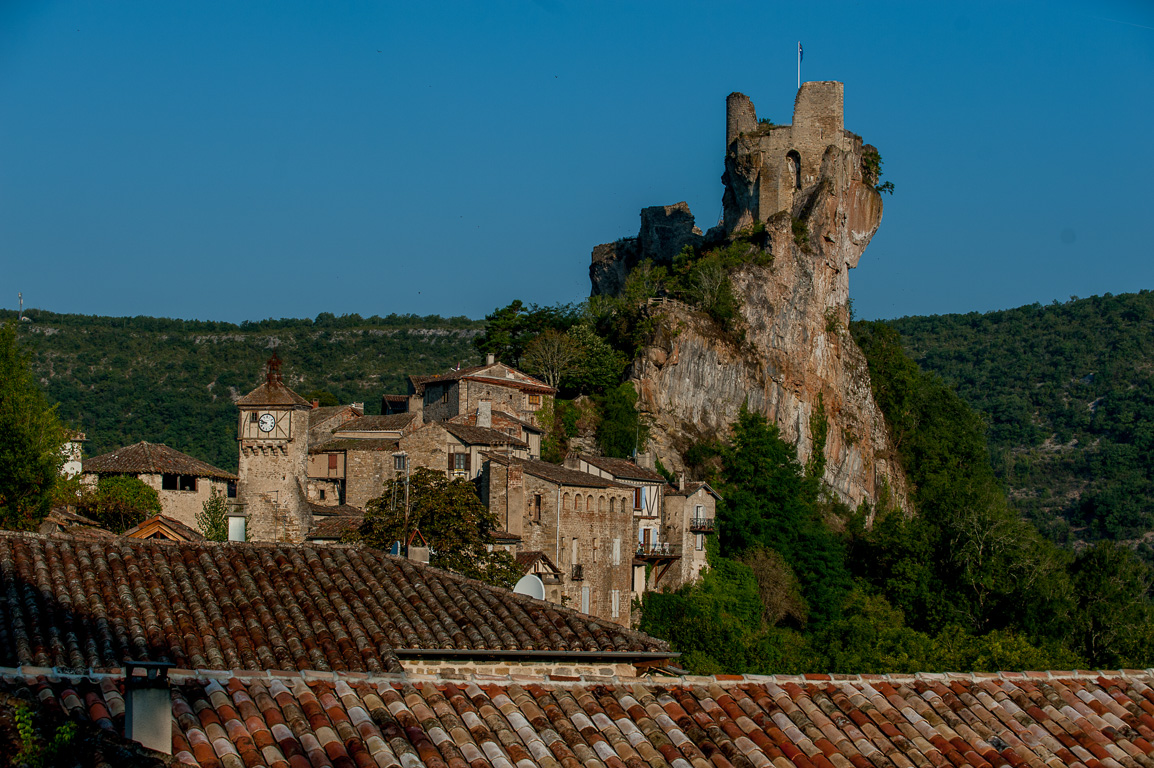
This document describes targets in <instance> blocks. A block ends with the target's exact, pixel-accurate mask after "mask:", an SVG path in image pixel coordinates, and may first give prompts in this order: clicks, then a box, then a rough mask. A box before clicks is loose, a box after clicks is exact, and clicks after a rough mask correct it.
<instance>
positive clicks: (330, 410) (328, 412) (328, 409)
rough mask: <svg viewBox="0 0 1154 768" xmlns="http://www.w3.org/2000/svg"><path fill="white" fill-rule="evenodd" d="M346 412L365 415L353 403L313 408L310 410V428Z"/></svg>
mask: <svg viewBox="0 0 1154 768" xmlns="http://www.w3.org/2000/svg"><path fill="white" fill-rule="evenodd" d="M344 412H348V413H351V414H354V415H355V416H363V415H364V414H362V413H360V411H358V410H357V409H356V408H354V407H352V406H351V405H324V406H321V407H319V408H313V409H312V410H311V411H309V429H312V428H313V427H315V426H317V425H318V424H321V423H323V422H325V421H327V420H329V419H331V418H334V417H336V416H339V415H341V414H342V413H344ZM350 418H352V417H350Z"/></svg>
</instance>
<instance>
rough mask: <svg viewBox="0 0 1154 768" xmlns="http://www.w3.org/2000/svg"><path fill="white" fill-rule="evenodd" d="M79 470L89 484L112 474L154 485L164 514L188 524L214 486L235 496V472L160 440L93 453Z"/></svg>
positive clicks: (83, 479)
mask: <svg viewBox="0 0 1154 768" xmlns="http://www.w3.org/2000/svg"><path fill="white" fill-rule="evenodd" d="M82 471H83V475H82V481H83V482H85V483H90V484H95V483H96V482H97V480H98V479H99V478H101V477H108V476H111V475H129V476H132V477H136V478H139V479H140V480H142V481H143V482H144V483H145V484H147V485H148V486H150V487H152V488H154V489H156V492H157V495H158V496H159V498H160V509H161V511H162V512H163V513H164V514H165V515H166V516H168V517H171V518H173V519H175V520H177V521H179V522H181V523H183V524H184V525H187V526H190V527H196V516H197V515H198V514H200V512H201V510H202V509H203V507H204V502H206V501H208V499H209V497H210V495H211V494H212V492H213V491H214V490H215V491H217V492H218V493H220V494H221V495H223V496H225V497H227V498H233V497H235V496H236V482H237V476H236V475H234V474H233V473H231V472H226V471H225V470H223V469H219V468H218V467H214V466H212V465H211V464H208V463H206V462H203V461H201V460H200V459H196V458H193V457H192V456H189V455H188V454H186V453H181V452H180V451H178V450H175V449H173V448H169V447H168V446H167V445H164V444H162V443H146V442H140V443H136V444H135V445H129V446H127V447H125V448H119V449H117V450H115V451H112V452H110V453H105V454H101V455H100V456H93V457H92V458H90V459H85V461H84V463H83V470H82Z"/></svg>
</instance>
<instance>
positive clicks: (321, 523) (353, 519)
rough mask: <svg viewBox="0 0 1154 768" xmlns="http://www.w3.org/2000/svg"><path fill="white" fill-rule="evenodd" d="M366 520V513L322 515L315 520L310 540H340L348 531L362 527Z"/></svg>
mask: <svg viewBox="0 0 1154 768" xmlns="http://www.w3.org/2000/svg"><path fill="white" fill-rule="evenodd" d="M364 521H365V518H364V515H337V516H332V517H322V518H320V519H319V520H316V521H315V522H316V525H315V526H313V530H312V532H311V533H309V541H340V540H341V539H342V538H343V537H344V535H345V534H346V533H352V532H353V531H355V530H357V529H358V528H360V527H361V523H363V522H364Z"/></svg>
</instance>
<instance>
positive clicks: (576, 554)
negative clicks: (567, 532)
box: [573, 539, 581, 563]
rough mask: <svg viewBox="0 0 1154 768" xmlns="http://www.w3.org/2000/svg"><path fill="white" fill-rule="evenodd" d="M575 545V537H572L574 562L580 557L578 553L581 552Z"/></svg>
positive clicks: (576, 544)
mask: <svg viewBox="0 0 1154 768" xmlns="http://www.w3.org/2000/svg"><path fill="white" fill-rule="evenodd" d="M577 547H578V543H577V539H573V562H574V563H576V562H577V561H578V560H579V559H580V558H579V557H578V555H579V554H581V553H580V552H579V551H578V549H577Z"/></svg>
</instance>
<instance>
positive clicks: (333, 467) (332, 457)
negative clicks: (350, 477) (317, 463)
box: [329, 453, 337, 472]
mask: <svg viewBox="0 0 1154 768" xmlns="http://www.w3.org/2000/svg"><path fill="white" fill-rule="evenodd" d="M336 471H337V455H336V454H335V453H330V454H329V472H336Z"/></svg>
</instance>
